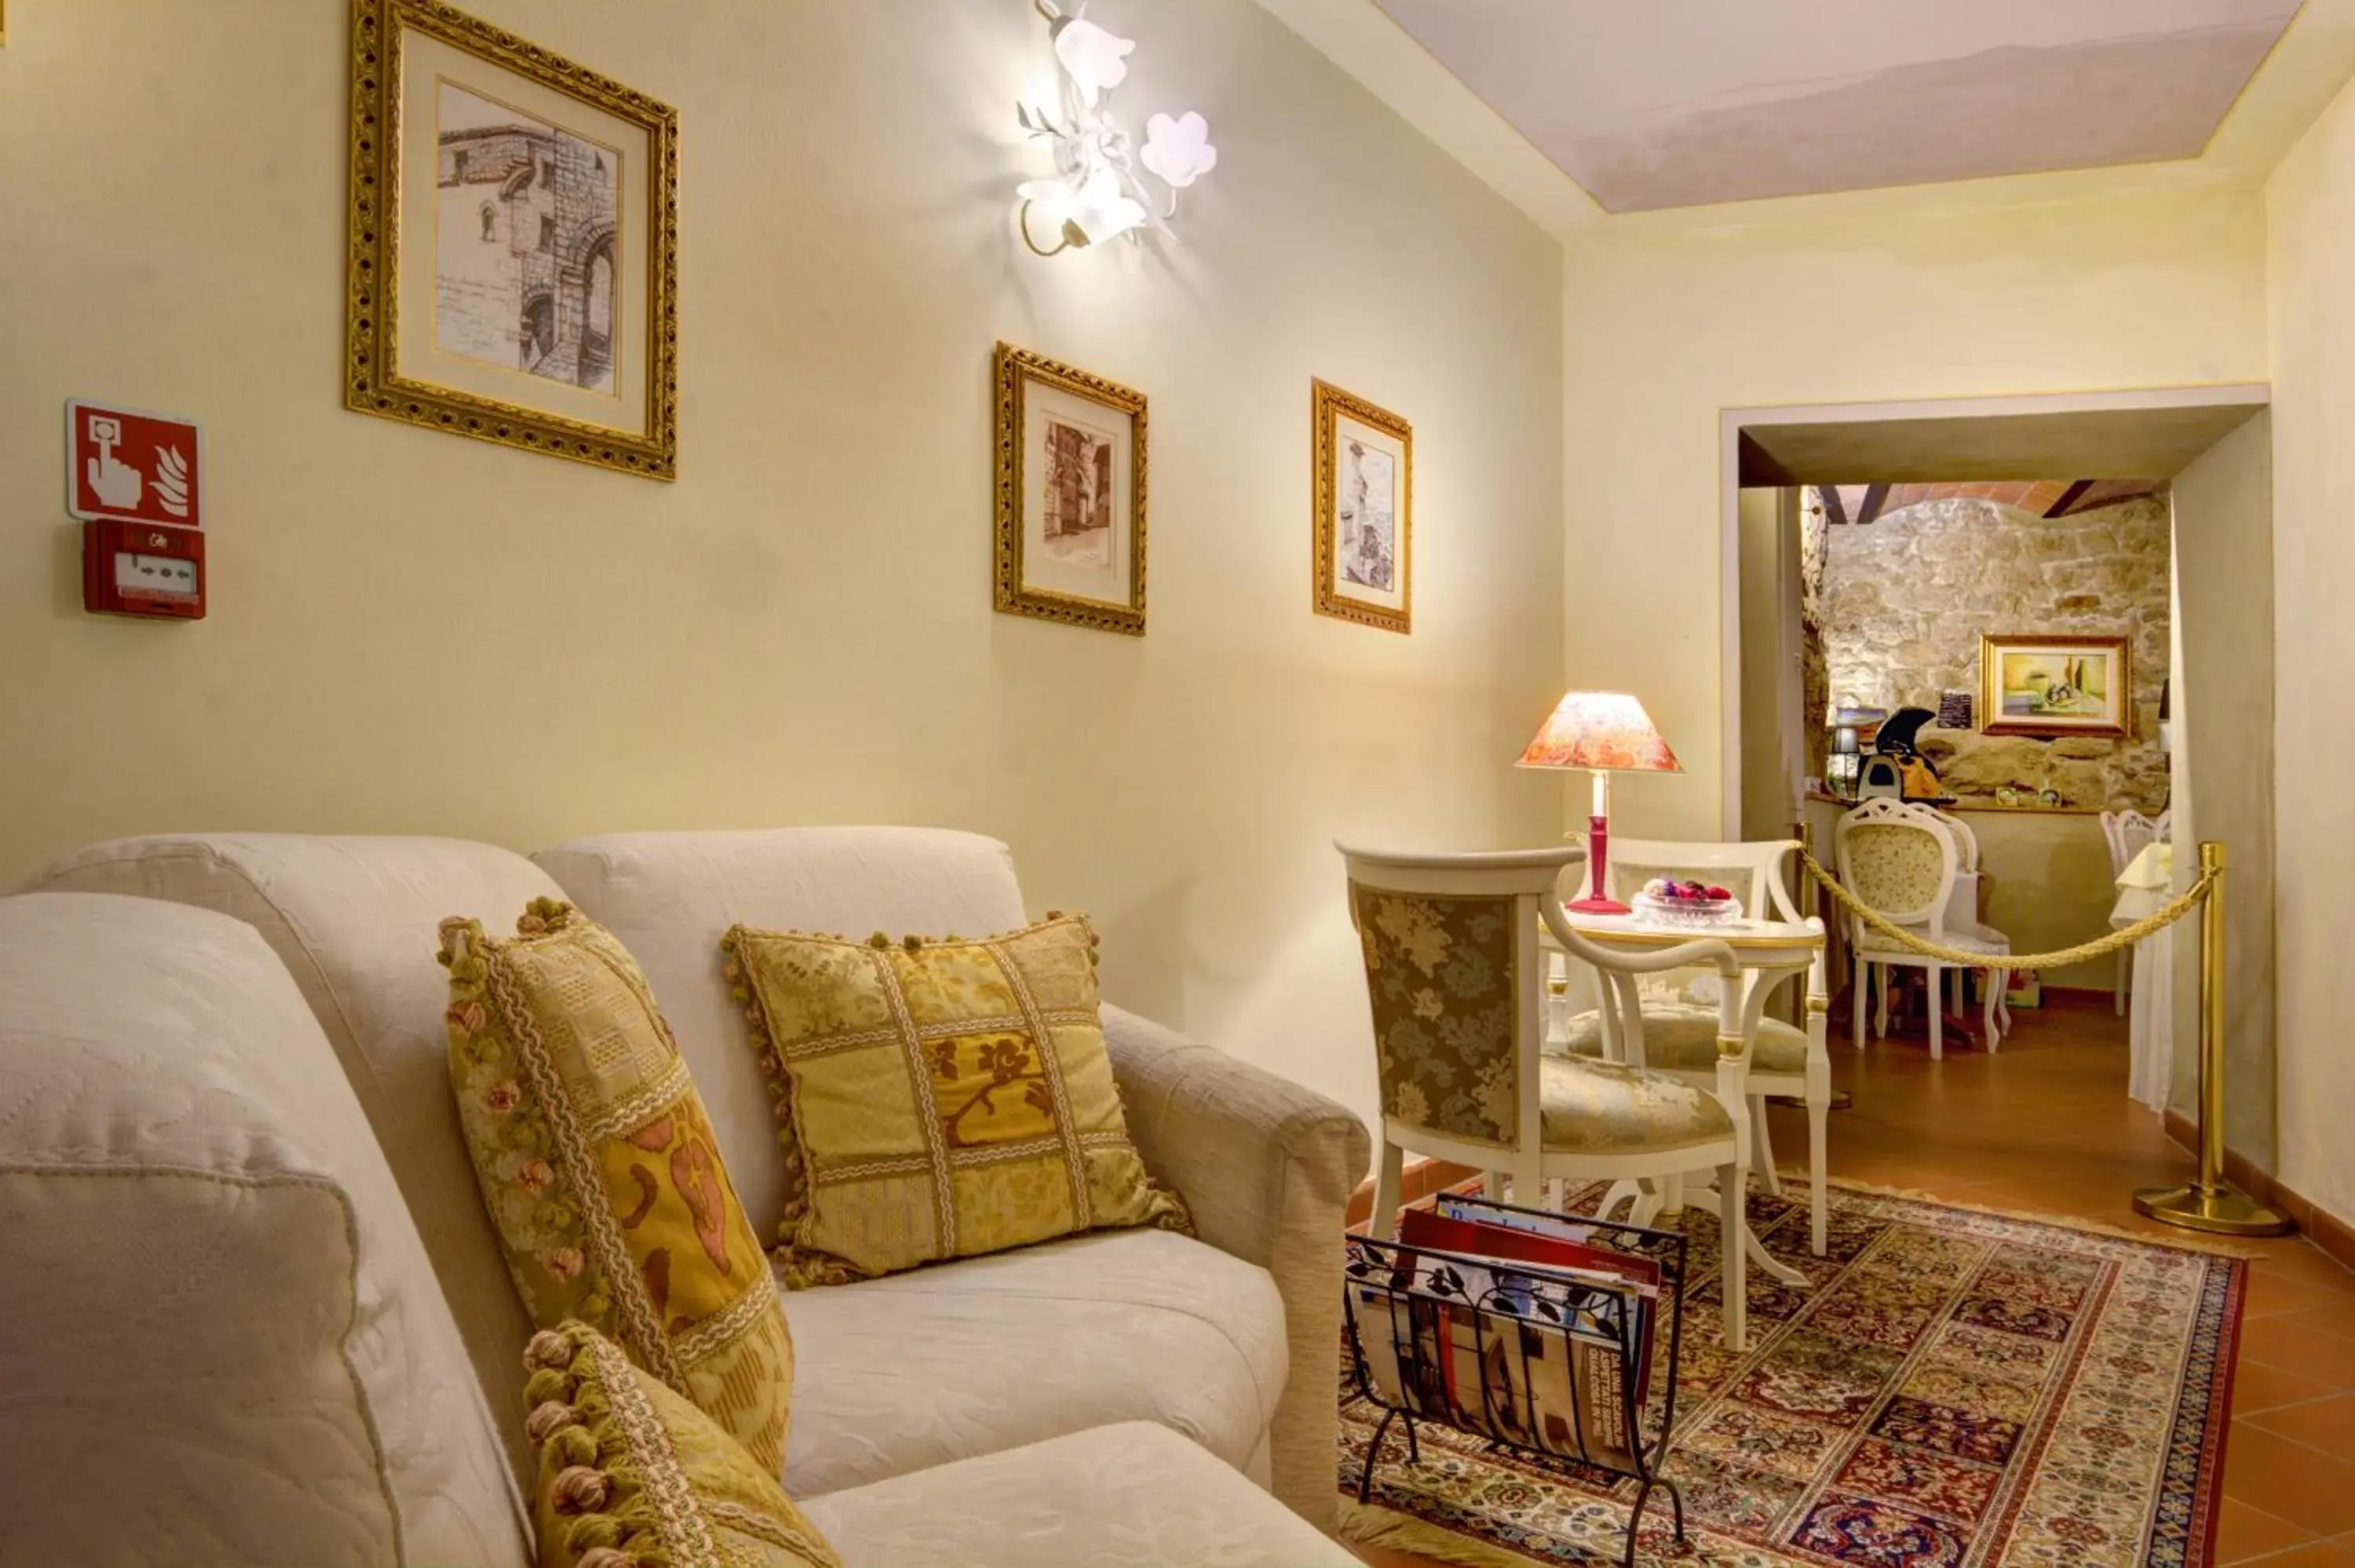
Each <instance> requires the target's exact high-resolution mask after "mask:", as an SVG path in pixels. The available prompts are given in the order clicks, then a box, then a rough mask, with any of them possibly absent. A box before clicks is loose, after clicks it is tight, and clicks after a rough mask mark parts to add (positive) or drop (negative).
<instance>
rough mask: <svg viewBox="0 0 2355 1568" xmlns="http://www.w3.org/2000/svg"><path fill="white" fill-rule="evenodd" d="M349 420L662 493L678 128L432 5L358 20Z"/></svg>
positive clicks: (667, 447)
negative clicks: (470, 442) (638, 481)
mask: <svg viewBox="0 0 2355 1568" xmlns="http://www.w3.org/2000/svg"><path fill="white" fill-rule="evenodd" d="M351 129H352V144H351V181H352V184H351V213H350V244H349V260H348V271H349V300H348V304H347V310H346V334H345V335H346V344H345V377H344V401H345V404H346V407H348V408H357V409H359V410H360V411H362V412H364V413H370V414H379V415H382V416H384V417H385V418H393V419H401V420H405V421H407V422H409V423H410V424H414V425H423V426H426V427H428V428H429V429H443V430H449V431H452V432H453V433H455V434H458V435H465V436H473V437H474V438H476V439H478V440H486V441H497V442H500V443H502V444H504V445H506V446H512V447H522V448H525V449H527V450H535V451H544V452H553V453H555V454H557V455H558V456H560V457H568V458H572V459H574V460H576V461H581V462H588V463H595V464H599V465H601V466H603V467H606V468H615V469H621V470H623V471H627V472H631V473H640V474H645V475H648V476H650V477H652V478H656V479H671V478H675V477H676V476H677V458H678V430H677V413H676V408H677V379H678V371H677V344H678V322H677V276H678V272H677V268H678V260H677V228H678V168H677V157H678V116H677V113H676V111H673V110H671V109H670V108H669V107H668V106H666V105H665V104H662V103H658V102H656V101H655V100H653V99H651V98H648V97H647V96H645V94H644V93H641V92H636V91H634V90H631V89H629V88H626V87H624V86H623V85H622V84H621V83H620V82H617V81H613V80H611V79H607V78H605V77H602V76H600V75H598V74H597V73H596V72H594V71H591V70H590V69H587V68H585V67H582V66H579V65H575V64H574V63H573V62H572V61H570V60H568V59H566V58H563V57H561V56H559V55H557V54H555V53H552V52H551V51H549V50H548V49H544V48H540V47H538V45H536V44H531V43H527V42H526V41H525V40H523V39H521V38H518V37H515V36H514V35H513V34H511V33H506V32H503V31H501V30H500V29H499V28H497V27H494V26H491V25H490V24H488V23H486V22H482V21H478V20H476V19H475V18H474V17H472V16H467V15H466V14H465V13H464V12H463V11H459V10H456V9H453V7H451V6H448V5H442V4H440V0H352V127H351Z"/></svg>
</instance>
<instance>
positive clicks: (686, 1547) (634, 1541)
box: [517, 1322, 842, 1568]
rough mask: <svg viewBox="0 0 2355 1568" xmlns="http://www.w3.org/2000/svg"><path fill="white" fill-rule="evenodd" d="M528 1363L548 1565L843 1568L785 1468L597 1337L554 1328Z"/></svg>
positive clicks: (536, 1512) (581, 1326) (532, 1349)
mask: <svg viewBox="0 0 2355 1568" xmlns="http://www.w3.org/2000/svg"><path fill="white" fill-rule="evenodd" d="M523 1361H524V1366H525V1368H526V1369H527V1371H528V1372H530V1373H531V1379H530V1381H529V1382H528V1383H526V1384H525V1385H524V1394H525V1398H526V1400H527V1403H528V1404H529V1405H530V1409H529V1411H528V1413H525V1412H521V1411H519V1412H517V1419H519V1420H521V1421H523V1422H524V1423H525V1430H526V1431H527V1433H528V1434H529V1435H530V1436H531V1439H532V1441H533V1442H535V1443H537V1444H538V1445H539V1472H538V1484H537V1485H536V1487H535V1488H534V1490H533V1494H532V1496H533V1510H532V1512H533V1517H534V1519H535V1520H537V1521H538V1525H539V1564H540V1568H617V1565H620V1568H626V1565H628V1564H632V1563H654V1562H660V1563H669V1564H670V1565H671V1568H690V1565H693V1564H701V1563H709V1564H712V1565H713V1568H719V1564H722V1563H725V1564H727V1565H728V1568H842V1560H841V1559H840V1558H839V1557H837V1556H836V1555H835V1553H834V1549H833V1548H832V1547H831V1546H829V1545H827V1544H826V1538H825V1537H824V1536H822V1535H820V1534H819V1533H818V1532H817V1531H816V1530H815V1528H814V1527H813V1526H812V1525H811V1524H810V1522H809V1520H807V1519H805V1517H803V1514H802V1511H801V1510H800V1509H798V1508H796V1507H794V1500H793V1499H791V1498H789V1497H787V1496H786V1495H785V1491H784V1488H783V1486H782V1485H781V1484H780V1483H779V1481H778V1479H777V1472H776V1467H775V1466H773V1465H768V1464H763V1463H762V1462H761V1461H760V1460H757V1459H755V1458H753V1457H752V1456H751V1454H749V1453H747V1452H745V1449H744V1446H743V1445H742V1444H741V1443H739V1442H737V1441H736V1440H735V1439H734V1438H733V1437H730V1436H728V1434H727V1433H726V1432H724V1431H722V1430H721V1429H720V1427H719V1424H718V1423H716V1422H714V1421H713V1420H712V1419H711V1417H710V1416H709V1415H706V1414H704V1413H703V1412H702V1411H700V1410H698V1409H697V1408H696V1407H695V1406H694V1405H692V1404H688V1403H687V1401H686V1400H685V1399H683V1398H681V1397H680V1396H679V1395H678V1394H677V1393H674V1392H672V1390H671V1389H670V1388H669V1387H668V1386H667V1385H666V1384H665V1383H663V1382H662V1380H660V1379H659V1378H656V1377H655V1376H654V1374H652V1373H651V1372H646V1371H645V1370H643V1369H642V1368H639V1367H636V1366H634V1365H632V1364H631V1361H630V1358H629V1356H628V1355H627V1354H626V1353H624V1352H623V1350H622V1347H621V1346H619V1345H617V1344H615V1343H614V1342H613V1340H609V1339H607V1338H606V1337H605V1336H604V1335H602V1334H601V1333H599V1332H597V1330H594V1329H591V1328H590V1327H589V1326H588V1325H587V1324H585V1323H577V1322H576V1323H567V1324H565V1325H564V1326H563V1327H561V1328H559V1329H546V1330H541V1331H540V1332H539V1333H537V1334H535V1335H533V1336H532V1339H531V1343H530V1344H529V1345H527V1347H525V1350H524V1355H523ZM601 1552H605V1553H616V1554H618V1555H608V1556H601V1555H600V1553H601Z"/></svg>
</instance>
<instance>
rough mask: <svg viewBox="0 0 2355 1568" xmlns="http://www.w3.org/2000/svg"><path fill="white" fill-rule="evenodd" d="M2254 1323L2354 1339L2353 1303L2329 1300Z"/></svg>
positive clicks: (2270, 1314)
mask: <svg viewBox="0 0 2355 1568" xmlns="http://www.w3.org/2000/svg"><path fill="white" fill-rule="evenodd" d="M2257 1320H2258V1321H2261V1322H2264V1323H2269V1324H2272V1325H2274V1326H2275V1328H2276V1329H2286V1330H2291V1331H2292V1332H2295V1333H2300V1334H2313V1335H2316V1336H2318V1337H2319V1338H2323V1339H2331V1340H2355V1300H2344V1301H2341V1300H2333V1301H2331V1302H2329V1303H2328V1304H2327V1305H2324V1306H2320V1307H2300V1308H2296V1309H2294V1310H2292V1311H2287V1312H2269V1313H2266V1314H2265V1315H2264V1317H2263V1318H2262V1319H2257Z"/></svg>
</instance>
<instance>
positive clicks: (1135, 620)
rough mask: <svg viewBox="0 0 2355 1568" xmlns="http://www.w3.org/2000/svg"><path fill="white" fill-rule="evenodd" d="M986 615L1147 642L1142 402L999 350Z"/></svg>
mask: <svg viewBox="0 0 2355 1568" xmlns="http://www.w3.org/2000/svg"><path fill="white" fill-rule="evenodd" d="M994 370H995V382H996V399H995V401H996V420H995V424H996V441H997V471H996V514H997V557H996V572H995V574H994V582H993V603H994V605H995V608H996V609H997V610H998V611H1000V612H1001V613H1003V614H1007V615H1028V616H1036V617H1037V618H1039V620H1058V621H1061V622H1062V623H1063V624H1064V625H1066V626H1084V627H1088V628H1090V629H1091V630H1097V631H1117V632H1122V633H1124V634H1125V635H1127V636H1131V637H1142V636H1144V635H1145V544H1146V471H1147V462H1146V455H1147V442H1146V435H1147V432H1146V402H1145V394H1144V393H1142V392H1139V391H1136V390H1135V389H1134V388H1133V387H1123V386H1122V385H1120V384H1119V383H1118V382H1116V381H1109V380H1106V379H1105V378H1104V377H1103V376H1095V375H1092V374H1090V373H1089V372H1087V371H1084V370H1081V369H1079V368H1077V367H1076V366H1069V365H1065V364H1062V363H1061V362H1060V361H1058V360H1053V359H1049V358H1048V357H1046V356H1045V355H1039V354H1033V353H1031V352H1030V351H1029V350H1028V349H1023V348H1017V347H1016V346H1015V345H1014V344H1010V343H1001V344H998V345H997V355H996V362H995V367H994Z"/></svg>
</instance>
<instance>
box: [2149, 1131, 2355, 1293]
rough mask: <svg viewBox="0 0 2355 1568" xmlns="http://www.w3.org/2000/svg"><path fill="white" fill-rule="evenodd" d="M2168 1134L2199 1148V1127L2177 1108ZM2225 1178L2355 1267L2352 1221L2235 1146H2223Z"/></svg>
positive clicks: (2178, 1140) (2344, 1263) (2342, 1263)
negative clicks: (2290, 1185) (2284, 1182)
mask: <svg viewBox="0 0 2355 1568" xmlns="http://www.w3.org/2000/svg"><path fill="white" fill-rule="evenodd" d="M2167 1136H2168V1137H2169V1138H2171V1139H2174V1140H2175V1141H2176V1142H2178V1143H2179V1144H2181V1145H2182V1146H2183V1147H2184V1148H2185V1149H2187V1150H2193V1151H2195V1152H2196V1151H2197V1150H2199V1147H2200V1128H2199V1127H2198V1125H2197V1124H2195V1123H2194V1122H2193V1121H2192V1119H2191V1118H2190V1117H2188V1116H2185V1115H2183V1114H2182V1113H2181V1112H2179V1111H2169V1112H2168V1113H2167ZM2224 1180H2225V1181H2230V1182H2231V1183H2232V1185H2233V1186H2235V1187H2238V1188H2239V1189H2240V1190H2241V1191H2242V1192H2246V1193H2247V1194H2248V1195H2249V1196H2250V1197H2252V1198H2254V1199H2255V1200H2256V1201H2257V1202H2260V1203H2263V1204H2264V1205H2265V1206H2266V1207H2267V1208H2269V1209H2273V1210H2275V1211H2277V1212H2278V1213H2283V1214H2286V1215H2287V1216H2289V1222H2290V1224H2294V1225H2296V1227H2297V1228H2298V1230H2299V1231H2300V1232H2301V1233H2303V1234H2304V1235H2305V1236H2306V1239H2307V1240H2308V1241H2310V1242H2312V1243H2313V1244H2314V1245H2316V1246H2318V1247H2320V1248H2321V1249H2322V1250H2323V1251H2324V1252H2325V1253H2327V1254H2328V1255H2330V1256H2331V1257H2332V1258H2334V1259H2336V1260H2337V1261H2338V1262H2339V1264H2341V1265H2343V1266H2346V1267H2348V1268H2355V1225H2350V1224H2348V1223H2347V1222H2346V1221H2345V1220H2342V1219H2340V1218H2339V1216H2338V1215H2336V1214H2334V1213H2331V1212H2330V1211H2329V1210H2328V1209H2325V1208H2321V1207H2318V1206H2317V1205H2316V1204H2315V1203H2313V1202H2310V1201H2309V1200H2307V1198H2305V1197H2302V1196H2301V1195H2299V1194H2298V1193H2297V1192H2294V1191H2293V1190H2291V1189H2290V1188H2288V1187H2286V1186H2284V1185H2282V1183H2281V1182H2280V1181H2278V1180H2276V1179H2275V1176H2274V1173H2273V1172H2272V1171H2260V1170H2258V1169H2257V1168H2256V1166H2255V1165H2254V1164H2252V1163H2251V1162H2250V1160H2249V1158H2248V1156H2247V1155H2245V1154H2243V1153H2241V1152H2240V1151H2239V1150H2233V1149H2227V1150H2224Z"/></svg>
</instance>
